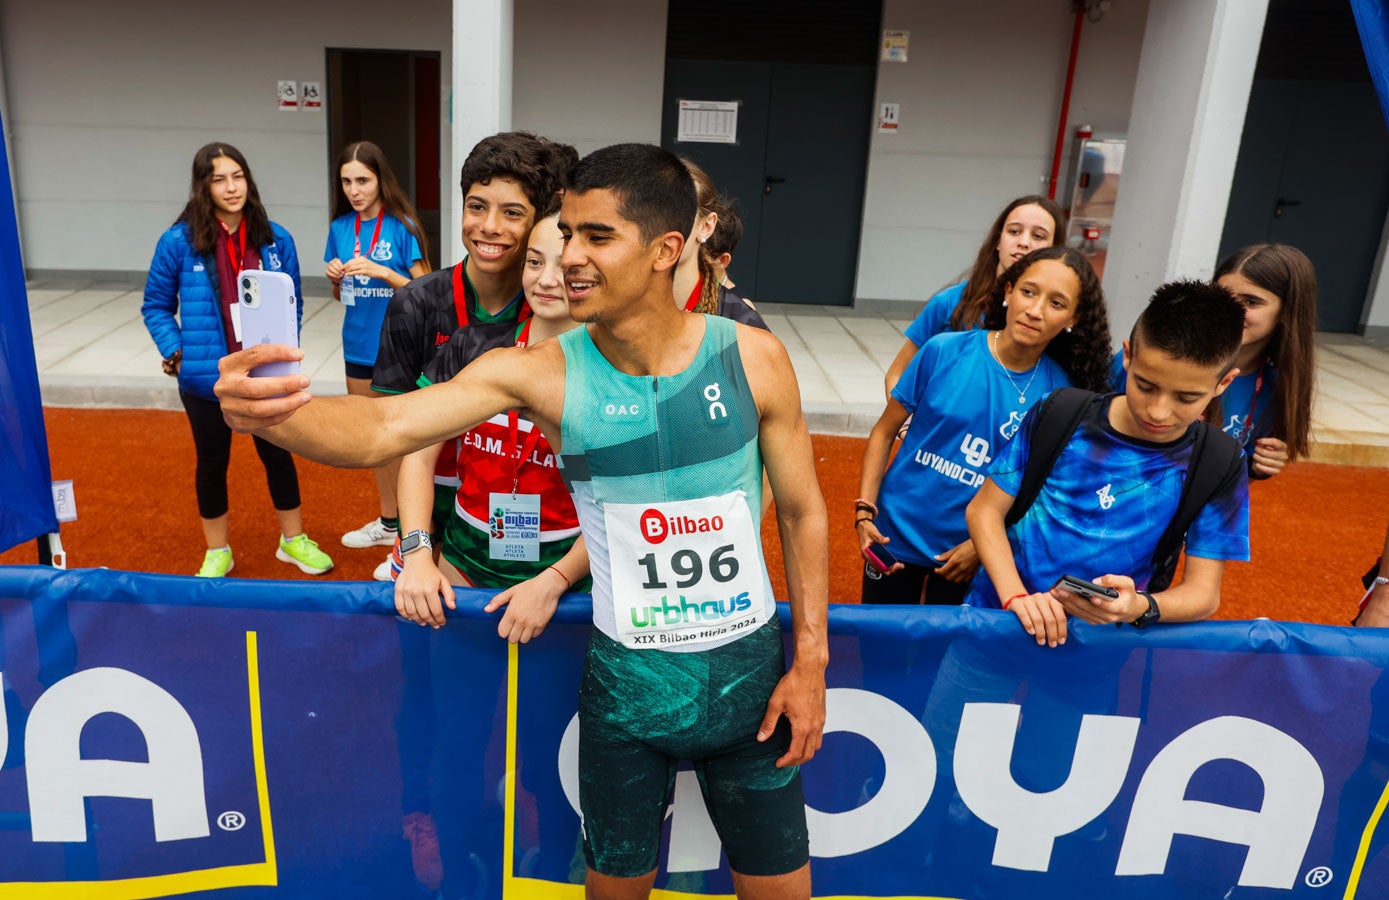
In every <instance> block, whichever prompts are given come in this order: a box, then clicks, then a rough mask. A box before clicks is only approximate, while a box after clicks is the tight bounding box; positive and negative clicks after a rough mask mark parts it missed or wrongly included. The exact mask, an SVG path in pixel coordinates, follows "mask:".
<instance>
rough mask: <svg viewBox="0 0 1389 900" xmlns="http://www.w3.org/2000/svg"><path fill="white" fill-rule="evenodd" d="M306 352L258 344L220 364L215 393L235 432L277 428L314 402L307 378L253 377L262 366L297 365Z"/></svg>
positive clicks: (283, 345) (284, 346) (296, 376)
mask: <svg viewBox="0 0 1389 900" xmlns="http://www.w3.org/2000/svg"><path fill="white" fill-rule="evenodd" d="M303 358H304V351H303V350H300V349H299V348H298V347H290V346H288V345H286V344H256V345H255V346H253V347H247V348H246V349H245V350H239V351H237V352H236V353H230V354H228V355H226V356H224V357H222V359H221V361H220V362H218V363H217V370H218V372H219V373H220V377H219V378H218V379H217V383H216V384H214V385H213V386H212V390H213V392H214V393H215V394H217V399H218V400H220V401H221V403H222V418H224V419H226V421H227V424H228V425H230V426H231V427H232V429H233V430H234V431H241V432H251V431H257V430H259V429H261V428H269V427H270V426H271V425H278V424H280V423H281V422H283V421H284V420H285V419H288V418H289V417H290V415H291V414H292V413H293V412H294V411H295V410H296V409H298V408H299V407H301V406H303V405H304V404H305V403H308V402H309V400H310V399H311V397H310V395H309V392H308V390H307V388H308V386H309V379H308V376H306V375H303V374H300V375H273V376H266V377H262V378H252V377H251V374H250V373H251V370H252V369H254V368H255V367H256V366H259V365H261V364H262V363H272V362H289V361H292V362H298V361H299V360H301V359H303Z"/></svg>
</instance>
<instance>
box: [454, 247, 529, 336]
mask: <svg viewBox="0 0 1389 900" xmlns="http://www.w3.org/2000/svg"><path fill="white" fill-rule="evenodd" d="M467 264H468V261H467V260H466V259H465V260H464V261H463V262H461V263H459V264H458V265H456V266H454V267H453V311H454V314H455V315H457V316H458V327H459V328H462V327H463V326H464V325H471V324H473V323H472V315H471V314H470V313H469V312H468V279H467V278H466V277H464V274H463V267H464V266H466V265H467ZM530 317H531V308H530V304H528V303H522V304H521V308H520V309H518V310H516V321H518V322H524V321H526V320H527V319H529V318H530Z"/></svg>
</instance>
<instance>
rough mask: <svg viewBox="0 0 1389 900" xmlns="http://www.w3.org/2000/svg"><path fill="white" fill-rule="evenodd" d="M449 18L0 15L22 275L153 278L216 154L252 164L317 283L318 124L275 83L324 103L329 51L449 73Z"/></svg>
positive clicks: (306, 6) (249, 2)
mask: <svg viewBox="0 0 1389 900" xmlns="http://www.w3.org/2000/svg"><path fill="white" fill-rule="evenodd" d="M449 9H450V4H449V2H448V0H415V2H412V3H411V4H410V8H409V12H408V14H403V13H401V12H400V11H399V10H398V11H397V14H395V15H391V14H388V13H385V12H383V7H382V6H381V4H380V3H379V2H375V0H334V2H332V3H329V2H326V0H299V2H295V3H286V2H282V0H279V2H277V0H242V2H239V3H238V4H236V5H234V6H230V7H217V6H210V5H206V4H202V5H199V4H190V3H187V2H183V0H138V2H131V3H103V2H92V0H45V2H42V3H33V2H25V0H4V4H3V8H0V23H3V32H0V41H3V56H4V60H5V67H6V72H7V74H8V76H9V77H8V79H7V82H6V87H7V90H8V95H9V96H8V99H9V109H10V115H11V116H12V117H13V120H14V121H13V123H12V134H13V137H14V143H13V145H11V150H12V152H13V153H14V155H15V170H16V172H15V175H16V178H17V180H18V183H17V185H16V189H17V193H18V195H19V210H20V217H21V219H20V221H21V239H22V241H23V245H24V257H25V264H26V266H27V267H29V268H33V269H93V270H143V269H145V268H147V267H148V265H149V259H150V255H151V253H152V252H153V250H154V242H155V240H156V238H157V237H158V235H159V233H160V232H161V231H162V230H163V229H165V228H167V227H168V226H169V224H170V223H171V222H172V221H173V219H174V217H175V216H177V215H178V212H179V210H180V209H181V208H182V206H183V202H184V200H185V199H186V198H187V193H188V175H189V166H190V165H191V163H192V159H193V153H194V152H195V151H196V150H197V149H198V148H199V147H200V146H202V145H203V144H205V143H207V142H209V141H213V140H225V141H228V142H230V143H232V144H234V145H236V146H237V147H238V148H239V149H240V150H241V151H242V152H243V153H245V154H246V158H247V160H248V162H250V164H251V170H252V172H253V173H254V174H255V177H256V182H257V184H258V185H259V187H260V192H261V199H262V200H263V201H264V202H265V205H266V208H267V209H268V210H269V212H270V215H271V217H272V218H274V219H275V220H276V221H278V222H280V223H281V224H282V225H284V226H285V227H286V228H288V229H289V230H290V233H291V234H293V235H294V237H295V240H296V242H297V243H298V245H299V252H300V255H301V256H302V257H303V258H304V260H305V262H304V266H303V268H304V272H305V274H306V275H316V274H320V273H319V272H318V271H317V266H316V265H314V262H315V261H316V260H318V259H319V258H320V256H321V255H322V247H323V242H324V240H325V237H326V235H327V225H328V223H327V217H328V199H329V198H328V196H327V185H328V183H329V181H328V167H329V165H330V161H329V153H330V152H331V150H330V148H329V147H328V138H327V134H328V131H327V128H328V126H327V114H326V112H309V111H306V110H299V111H296V112H280V111H279V110H278V109H277V108H276V105H275V86H276V82H277V81H278V80H281V79H284V80H293V81H297V82H300V83H301V84H302V82H304V81H318V82H320V83H324V86H325V88H326V86H327V85H326V81H327V78H326V71H325V65H326V63H325V54H324V50H325V48H327V47H340V48H362V49H380V50H425V51H429V50H434V51H439V52H441V53H442V54H443V56H442V59H441V68H442V71H443V72H445V73H447V72H448V71H449V65H450V53H449V46H450V31H451V28H450V13H449ZM443 96H444V99H443V103H444V104H446V103H447V89H446V90H445V92H444V95H443ZM445 114H446V107H445V108H442V109H441V110H440V115H441V116H443V115H445ZM446 131H447V129H445V132H446ZM446 140H447V138H446V137H445V141H446ZM446 147H447V145H446V144H445V145H444V150H443V152H444V159H445V160H447V153H446ZM445 165H446V166H447V162H446V163H445ZM445 183H447V181H446V182H445Z"/></svg>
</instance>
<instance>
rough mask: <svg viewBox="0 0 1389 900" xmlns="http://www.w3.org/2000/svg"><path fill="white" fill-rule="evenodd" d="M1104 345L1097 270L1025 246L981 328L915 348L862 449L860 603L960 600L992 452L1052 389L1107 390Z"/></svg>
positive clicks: (1063, 253)
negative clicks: (971, 512)
mask: <svg viewBox="0 0 1389 900" xmlns="http://www.w3.org/2000/svg"><path fill="white" fill-rule="evenodd" d="M1108 350H1109V318H1108V314H1107V312H1106V310H1105V304H1104V294H1103V292H1102V291H1101V290H1100V282H1099V278H1098V277H1097V276H1096V275H1095V272H1094V270H1093V269H1091V268H1090V264H1089V263H1088V262H1086V261H1085V257H1083V256H1082V255H1081V254H1080V253H1079V252H1077V251H1075V250H1069V249H1067V248H1065V247H1048V248H1046V249H1042V250H1036V251H1033V252H1032V253H1029V254H1028V255H1026V256H1024V257H1023V258H1022V259H1021V260H1019V261H1018V262H1016V263H1014V264H1013V265H1012V266H1010V267H1009V268H1008V270H1007V271H1006V272H1004V273H1003V276H1002V278H1000V279H999V284H998V286H997V287H996V288H995V289H994V295H993V298H992V300H991V302H990V304H989V306H988V307H987V309H986V311H985V316H984V328H983V329H982V330H980V329H970V330H967V331H956V332H951V333H947V334H941V335H938V336H936V337H934V338H932V339H930V340H928V341H927V342H926V343H925V344H924V345H923V346H922V348H921V350H920V351H919V352H918V353H917V354H916V355H915V357H913V359H912V360H911V362H910V364H909V365H908V366H907V368H906V371H905V372H903V374H902V377H901V379H900V380H899V381H898V382H897V384H896V385H895V386H894V387H893V390H892V396H891V398H890V399H889V400H888V402H887V408H886V409H884V410H883V414H882V416H881V417H880V418H879V419H878V422H877V424H876V425H874V426H873V432H872V434H871V435H869V438H868V446H867V448H866V449H865V451H864V455H863V467H862V470H861V472H860V475H859V499H858V501H857V502H856V503H855V507H856V510H855V513H854V527H855V529H856V530H857V532H858V541H859V548H860V551H861V552H862V553H863V556H864V560H865V565H864V570H863V602H864V603H919V602H922V600H923V597H924V602H926V603H939V604H954V603H959V602H961V601H962V600H963V599H964V596H965V594H966V593H967V592H968V590H969V584H970V579H971V578H972V577H973V576H974V572H975V570H976V569H977V568H978V567H979V557H978V556H977V555H976V554H975V552H974V545H973V544H972V543H971V542H970V540H969V529H968V527H967V526H966V524H965V507H966V506H968V505H969V501H970V500H971V499H972V498H973V497H974V493H975V491H976V490H977V488H978V487H979V485H980V484H982V483H983V481H984V478H985V476H986V473H987V469H988V465H989V462H990V460H992V459H993V458H994V457H995V456H997V455H998V454H999V453H1000V452H1002V448H1003V447H1004V445H1006V444H1007V443H1008V441H1009V440H1011V439H1012V437H1013V435H1014V434H1015V433H1016V432H1017V430H1018V426H1019V425H1021V424H1022V419H1023V415H1024V414H1025V413H1026V412H1027V410H1028V409H1029V408H1031V407H1032V405H1033V404H1035V403H1036V402H1037V401H1038V400H1040V399H1042V398H1043V397H1045V396H1047V395H1048V394H1050V393H1051V392H1052V391H1053V390H1055V389H1056V388H1059V387H1064V386H1066V385H1075V386H1078V387H1084V388H1089V389H1092V390H1095V389H1099V390H1103V389H1104V385H1105V383H1106V377H1107V373H1106V359H1107V356H1108ZM908 416H910V417H911V425H910V426H909V427H908V428H907V432H906V435H905V436H904V437H903V438H902V446H901V448H900V449H899V450H898V452H897V455H896V457H895V458H893V460H892V462H891V464H890V465H889V463H888V456H889V454H890V452H891V450H892V444H893V440H894V438H895V436H896V435H897V432H898V429H900V428H901V427H902V424H903V423H904V422H906V421H907V417H908ZM883 545H890V549H891V552H892V554H893V555H894V556H895V557H896V559H897V562H896V563H895V564H893V565H892V566H891V567H890V569H889V571H887V572H886V573H884V572H883V571H882V570H881V569H880V568H879V567H878V566H876V565H874V557H875V556H878V554H876V553H875V552H874V550H875V548H877V547H881V546H883ZM923 588H924V594H923Z"/></svg>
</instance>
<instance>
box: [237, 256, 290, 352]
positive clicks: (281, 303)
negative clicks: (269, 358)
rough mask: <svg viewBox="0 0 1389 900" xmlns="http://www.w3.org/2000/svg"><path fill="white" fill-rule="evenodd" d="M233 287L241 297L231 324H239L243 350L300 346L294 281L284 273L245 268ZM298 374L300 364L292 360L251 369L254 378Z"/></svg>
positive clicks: (238, 336) (238, 333)
mask: <svg viewBox="0 0 1389 900" xmlns="http://www.w3.org/2000/svg"><path fill="white" fill-rule="evenodd" d="M236 286H237V291H238V292H239V294H240V296H239V297H238V298H237V305H236V307H233V310H234V311H235V312H237V315H234V316H233V318H232V323H233V324H239V328H238V332H237V338H238V339H239V340H240V341H241V346H242V347H253V346H255V345H256V344H289V345H290V346H291V347H298V346H299V304H298V301H297V299H296V298H295V296H294V279H292V278H290V277H289V276H288V275H286V274H285V273H284V272H267V271H263V270H261V269H245V270H243V271H242V272H241V273H240V274H238V275H237V276H236ZM238 307H239V310H238ZM238 320H239V321H238ZM297 374H299V363H298V362H293V361H288V362H273V363H266V364H265V365H261V366H256V367H255V368H254V369H252V370H251V375H252V376H254V377H257V378H260V377H263V376H267V375H297Z"/></svg>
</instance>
